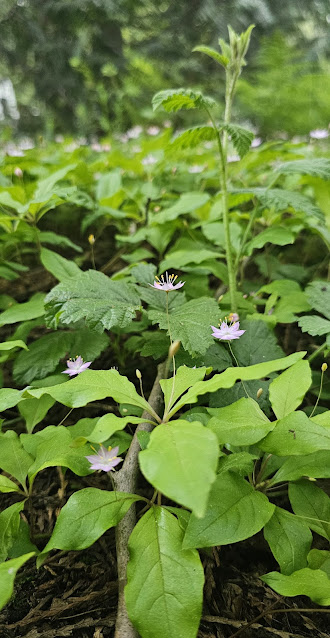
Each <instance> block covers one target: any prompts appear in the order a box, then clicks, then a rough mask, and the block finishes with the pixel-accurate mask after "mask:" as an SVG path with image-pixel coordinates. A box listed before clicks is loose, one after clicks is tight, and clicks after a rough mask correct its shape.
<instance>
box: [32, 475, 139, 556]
mask: <svg viewBox="0 0 330 638" xmlns="http://www.w3.org/2000/svg"><path fill="white" fill-rule="evenodd" d="M139 500H140V498H139V496H136V495H135V494H126V493H125V492H108V491H106V490H99V489H97V488H95V487H87V488H85V489H83V490H79V491H78V492H75V493H74V494H72V496H70V498H69V500H68V501H67V503H66V504H65V505H64V507H63V508H62V509H61V512H60V515H59V517H58V519H57V521H56V525H55V528H54V531H53V533H52V536H51V538H50V540H49V541H48V543H47V545H46V547H45V549H44V550H43V553H46V552H49V551H50V550H51V549H64V550H73V549H75V550H78V549H85V548H86V547H89V546H90V545H92V544H93V543H95V541H96V540H97V539H98V538H100V536H102V534H104V532H105V531H106V530H107V529H110V528H111V527H114V526H115V525H117V523H119V521H120V520H121V519H122V518H123V517H124V516H125V514H126V512H127V511H128V510H129V508H130V507H131V505H132V503H135V502H136V501H139Z"/></svg>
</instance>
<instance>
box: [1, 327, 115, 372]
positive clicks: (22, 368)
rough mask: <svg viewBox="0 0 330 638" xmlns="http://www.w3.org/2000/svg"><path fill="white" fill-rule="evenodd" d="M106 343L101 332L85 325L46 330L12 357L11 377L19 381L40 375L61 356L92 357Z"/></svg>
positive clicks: (55, 366) (88, 358) (103, 348)
mask: <svg viewBox="0 0 330 638" xmlns="http://www.w3.org/2000/svg"><path fill="white" fill-rule="evenodd" d="M108 344H109V338H108V337H107V336H106V335H105V334H99V333H95V332H94V331H92V330H89V329H88V328H83V329H82V330H76V331H75V332H64V331H63V330H58V331H57V332H53V333H51V334H46V335H44V336H43V337H41V338H40V339H37V340H36V341H33V342H32V343H31V344H30V346H29V352H21V353H20V354H19V355H18V356H17V357H16V359H15V362H14V366H13V376H14V379H15V381H16V382H17V383H20V384H26V383H31V381H33V380H34V379H43V378H44V377H46V376H47V375H49V374H50V373H51V372H54V371H55V370H56V368H57V366H58V364H59V362H60V361H61V359H64V358H67V359H69V358H70V357H75V356H76V355H77V354H79V355H80V356H82V357H83V359H84V360H85V361H90V360H92V361H93V360H94V359H96V358H97V357H98V356H99V355H100V354H101V352H102V351H103V350H105V349H106V347H107V346H108ZM22 355H23V356H22Z"/></svg>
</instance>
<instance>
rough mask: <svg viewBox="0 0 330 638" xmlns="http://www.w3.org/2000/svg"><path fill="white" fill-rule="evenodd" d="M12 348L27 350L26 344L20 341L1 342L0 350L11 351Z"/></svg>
mask: <svg viewBox="0 0 330 638" xmlns="http://www.w3.org/2000/svg"><path fill="white" fill-rule="evenodd" d="M13 348H24V350H28V349H29V348H28V347H27V345H26V343H24V341H22V340H21V339H18V340H16V341H3V342H2V343H0V350H13Z"/></svg>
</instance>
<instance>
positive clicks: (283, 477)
mask: <svg viewBox="0 0 330 638" xmlns="http://www.w3.org/2000/svg"><path fill="white" fill-rule="evenodd" d="M304 476H307V477H311V478H330V451H329V450H320V451H318V452H313V453H312V454H306V455H303V456H291V457H289V458H288V459H287V460H286V461H285V462H284V463H283V465H282V466H281V467H280V469H279V470H278V471H277V472H276V474H275V476H274V477H273V478H272V480H271V484H272V485H274V484H276V483H282V482H283V481H297V480H298V479H300V478H302V477H304Z"/></svg>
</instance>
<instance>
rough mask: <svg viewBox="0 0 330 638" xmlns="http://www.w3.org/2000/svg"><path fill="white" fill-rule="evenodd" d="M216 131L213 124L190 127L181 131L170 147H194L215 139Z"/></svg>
mask: <svg viewBox="0 0 330 638" xmlns="http://www.w3.org/2000/svg"><path fill="white" fill-rule="evenodd" d="M215 137H216V132H215V130H214V128H213V126H194V128H188V129H187V130H186V131H183V132H182V133H179V134H178V135H177V136H176V137H175V138H174V139H173V140H172V142H171V144H170V147H169V148H170V149H171V150H173V151H174V150H175V151H176V150H177V149H185V148H194V147H195V146H198V144H200V143H201V142H206V141H210V140H214V139H215Z"/></svg>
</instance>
